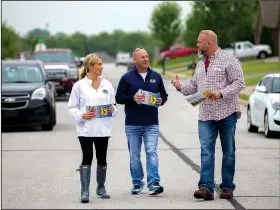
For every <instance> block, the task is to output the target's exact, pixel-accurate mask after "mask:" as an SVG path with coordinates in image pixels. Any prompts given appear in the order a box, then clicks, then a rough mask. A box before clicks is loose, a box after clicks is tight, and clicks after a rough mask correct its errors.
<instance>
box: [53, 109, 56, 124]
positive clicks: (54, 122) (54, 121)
mask: <svg viewBox="0 0 280 210" xmlns="http://www.w3.org/2000/svg"><path fill="white" fill-rule="evenodd" d="M53 125H56V111H54V117H53Z"/></svg>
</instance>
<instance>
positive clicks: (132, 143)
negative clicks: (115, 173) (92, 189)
mask: <svg viewBox="0 0 280 210" xmlns="http://www.w3.org/2000/svg"><path fill="white" fill-rule="evenodd" d="M133 61H134V63H135V67H134V68H133V69H132V70H131V71H129V72H127V73H125V74H124V75H123V76H122V78H121V79H120V82H119V85H118V88H117V92H116V102H117V103H118V104H124V105H125V115H126V117H125V133H126V137H127V143H128V149H129V153H130V173H131V177H132V184H133V188H132V190H131V193H132V194H140V193H141V191H142V189H143V186H144V182H143V181H142V180H143V178H144V172H143V167H142V163H141V159H140V153H141V145H142V141H143V142H144V147H145V151H146V161H147V164H146V166H147V185H148V188H149V191H150V195H157V194H160V193H162V192H163V187H162V186H161V185H160V184H159V182H160V176H159V170H158V168H159V167H158V154H157V147H158V136H159V123H158V108H157V107H154V106H148V105H144V104H141V101H143V100H144V98H143V95H141V94H139V93H138V90H139V89H142V90H146V91H149V92H153V93H160V96H161V97H160V98H157V100H156V103H157V104H159V105H163V104H164V103H165V102H166V101H167V96H168V95H167V93H166V91H165V88H164V84H163V81H162V77H161V76H160V74H159V73H157V72H155V71H153V70H152V69H150V68H149V56H148V53H147V51H146V50H145V49H143V48H136V49H135V50H134V52H133Z"/></svg>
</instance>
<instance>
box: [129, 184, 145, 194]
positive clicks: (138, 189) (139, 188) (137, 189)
mask: <svg viewBox="0 0 280 210" xmlns="http://www.w3.org/2000/svg"><path fill="white" fill-rule="evenodd" d="M142 190H143V186H142V185H138V184H135V185H133V188H132V190H131V194H133V195H137V194H140V193H141V191H142Z"/></svg>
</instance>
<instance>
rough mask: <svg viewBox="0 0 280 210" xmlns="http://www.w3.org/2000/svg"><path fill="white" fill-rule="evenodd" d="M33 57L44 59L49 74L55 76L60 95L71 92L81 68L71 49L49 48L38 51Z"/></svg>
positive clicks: (34, 58)
mask: <svg viewBox="0 0 280 210" xmlns="http://www.w3.org/2000/svg"><path fill="white" fill-rule="evenodd" d="M32 59H33V60H40V61H42V62H43V63H44V67H45V69H46V72H47V74H51V76H52V78H53V79H54V77H55V80H56V81H55V86H56V90H57V94H58V95H64V94H65V93H70V92H71V90H72V86H73V84H74V83H75V82H76V81H78V80H79V68H78V65H77V62H76V61H75V58H74V56H73V52H72V50H71V49H64V48H48V49H46V50H40V51H36V52H34V54H33V55H32ZM65 66H67V67H68V68H67V69H66V68H65Z"/></svg>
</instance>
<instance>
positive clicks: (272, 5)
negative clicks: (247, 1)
mask: <svg viewBox="0 0 280 210" xmlns="http://www.w3.org/2000/svg"><path fill="white" fill-rule="evenodd" d="M260 6H261V15H262V20H263V24H264V25H265V26H266V27H268V28H279V27H280V1H279V0H274V1H271V0H262V1H260Z"/></svg>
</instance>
